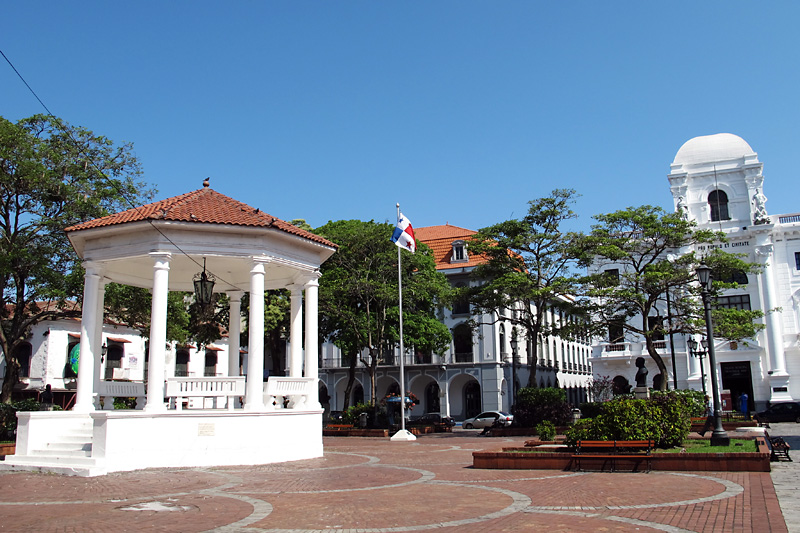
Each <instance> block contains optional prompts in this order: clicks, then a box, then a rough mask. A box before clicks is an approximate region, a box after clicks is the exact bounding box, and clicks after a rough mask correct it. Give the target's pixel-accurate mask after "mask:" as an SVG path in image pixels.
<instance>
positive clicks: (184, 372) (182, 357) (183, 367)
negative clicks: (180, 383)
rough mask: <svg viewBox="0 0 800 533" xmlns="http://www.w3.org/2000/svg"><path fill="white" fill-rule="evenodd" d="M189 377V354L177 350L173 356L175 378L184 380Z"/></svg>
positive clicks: (185, 351)
mask: <svg viewBox="0 0 800 533" xmlns="http://www.w3.org/2000/svg"><path fill="white" fill-rule="evenodd" d="M188 375H189V352H188V351H187V350H178V353H176V354H175V377H176V378H185V377H186V376H188Z"/></svg>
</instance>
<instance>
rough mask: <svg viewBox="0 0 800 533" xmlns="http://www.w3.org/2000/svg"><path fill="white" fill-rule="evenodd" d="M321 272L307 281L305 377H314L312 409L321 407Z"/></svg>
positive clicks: (311, 397) (309, 403)
mask: <svg viewBox="0 0 800 533" xmlns="http://www.w3.org/2000/svg"><path fill="white" fill-rule="evenodd" d="M319 277H320V274H319V272H316V273H315V276H314V278H312V279H311V280H310V281H309V282H308V283H306V298H305V306H306V357H305V377H307V378H313V379H314V386H313V387H312V392H311V394H309V396H308V403H307V406H308V408H310V409H320V408H321V407H322V406H321V405H320V403H319V384H318V383H317V380H318V379H319V331H318V325H317V319H318V317H317V310H318V307H319V302H318V294H319Z"/></svg>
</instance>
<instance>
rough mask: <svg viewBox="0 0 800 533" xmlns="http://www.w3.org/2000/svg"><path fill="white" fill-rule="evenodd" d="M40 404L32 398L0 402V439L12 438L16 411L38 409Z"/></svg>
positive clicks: (15, 424)
mask: <svg viewBox="0 0 800 533" xmlns="http://www.w3.org/2000/svg"><path fill="white" fill-rule="evenodd" d="M41 407H42V404H41V403H39V402H38V401H36V400H35V399H33V398H27V399H25V400H19V401H16V402H11V403H0V440H13V439H14V430H15V429H17V412H18V411H38V410H40V409H41Z"/></svg>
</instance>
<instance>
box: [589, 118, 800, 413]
mask: <svg viewBox="0 0 800 533" xmlns="http://www.w3.org/2000/svg"><path fill="white" fill-rule="evenodd" d="M762 170H763V164H762V163H761V162H760V161H759V160H758V155H757V154H756V153H755V152H754V151H753V149H752V148H751V147H750V145H749V144H748V143H747V142H745V141H744V140H743V139H742V138H740V137H737V136H736V135H732V134H729V133H721V134H717V135H708V136H703V137H695V138H694V139H691V140H690V141H688V142H686V143H685V144H684V145H683V146H682V147H681V148H680V149H679V150H678V153H677V154H676V155H675V160H674V161H673V162H672V165H671V167H670V173H669V175H668V179H669V184H670V191H671V193H672V197H673V202H674V205H675V209H676V210H677V211H681V212H683V213H684V214H685V216H687V217H688V218H689V219H690V220H694V221H696V222H697V224H698V227H699V228H701V229H710V230H714V231H722V232H723V233H724V234H725V236H726V237H727V242H720V243H716V244H713V245H711V247H719V248H722V249H724V250H725V251H730V252H738V253H743V254H745V256H746V260H748V261H751V262H758V263H760V264H761V265H762V266H763V271H762V273H760V274H757V275H747V277H746V279H745V278H741V279H737V280H736V281H737V282H738V283H740V285H741V286H740V288H738V289H736V290H729V291H726V292H725V293H724V294H723V295H722V296H720V297H719V298H717V300H716V302H714V305H716V306H719V307H728V308H739V309H752V310H761V311H763V312H764V313H765V317H764V319H763V320H764V325H765V326H766V328H765V329H764V331H762V332H761V333H759V334H758V335H757V337H756V338H755V339H749V340H747V341H746V342H738V343H737V342H726V341H723V340H722V339H719V338H718V339H714V346H715V353H716V360H717V367H718V368H717V369H716V370H717V372H718V375H719V379H720V387H721V389H722V390H723V400H724V401H726V405H725V407H724V408H726V409H733V408H738V404H737V398H739V397H740V396H741V394H743V393H746V394H747V395H748V397H749V398H750V406H749V407H750V409H751V410H752V409H757V410H758V409H761V408H763V407H765V406H766V405H767V404H768V403H771V402H780V401H790V400H793V399H800V342H798V341H800V213H794V214H787V215H770V214H768V213H767V210H766V205H765V202H766V196H765V195H764V192H765V191H764V175H763V172H762ZM707 248H708V247H700V248H699V249H698V250H696V251H697V252H699V253H700V255H702V253H703V252H704V251H706V250H707ZM660 312H661V314H662V316H665V315H666V310H665V309H662V310H660ZM688 340H689V339H688V338H687V337H684V336H681V335H674V336H673V339H672V342H673V343H674V346H670V340H669V339H664V340H662V341H660V342H659V343H658V348H659V353H660V354H661V356H662V357H663V358H664V360H665V362H666V365H667V368H668V369H669V370H670V371H671V370H672V368H673V361H672V353H673V351H674V354H675V362H674V363H675V365H674V366H675V368H676V370H677V372H676V374H677V383H678V387H679V388H692V389H696V390H702V389H704V383H703V381H704V380H705V381H706V383H705V389H704V390H708V391H711V386H710V381H709V380H710V376H711V373H710V370H711V369H710V368H709V367H708V358H707V357H704V358H703V357H693V356H691V355H690V353H689V351H690V350H687V341H688ZM696 340H699V337H698V338H697V339H696ZM610 341H615V342H610ZM640 356H644V357H645V358H646V359H648V357H647V352H646V350H644V343H643V340H642V339H636V338H625V339H622V340H619V341H616V340H615V339H610V338H609V339H606V341H605V342H600V343H598V344H596V345H595V346H594V349H593V354H592V359H591V362H592V365H593V368H594V373H595V375H596V376H609V377H612V378H615V380H616V381H617V382H618V383H625V382H628V383H633V382H634V381H635V380H634V376H635V374H636V367H635V365H634V361H635V359H636V358H637V357H640ZM647 366H648V367H649V368H655V364H654V363H652V362H651V364H648V365H647ZM650 378H651V379H652V378H656V376H652V375H651V376H650ZM657 379H660V377H658V378H657ZM668 379H669V382H670V386H672V383H673V381H674V376H672V375H670V376H669V377H668ZM728 394H729V395H730V401H729V400H728Z"/></svg>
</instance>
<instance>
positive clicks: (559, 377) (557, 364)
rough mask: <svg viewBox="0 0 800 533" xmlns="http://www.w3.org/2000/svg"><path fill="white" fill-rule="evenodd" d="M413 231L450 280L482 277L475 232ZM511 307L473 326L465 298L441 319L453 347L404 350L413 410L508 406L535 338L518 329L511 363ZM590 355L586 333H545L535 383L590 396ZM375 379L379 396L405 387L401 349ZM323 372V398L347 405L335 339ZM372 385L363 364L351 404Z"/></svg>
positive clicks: (325, 351)
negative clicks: (569, 336)
mask: <svg viewBox="0 0 800 533" xmlns="http://www.w3.org/2000/svg"><path fill="white" fill-rule="evenodd" d="M414 232H415V234H416V237H417V240H418V241H419V242H422V243H424V244H426V245H428V246H429V247H430V248H431V250H432V251H433V256H434V259H435V261H436V268H437V270H438V271H439V272H442V273H443V274H445V275H446V276H447V279H448V280H449V281H450V283H451V285H452V286H454V287H459V286H467V285H468V284H471V283H476V281H475V280H474V279H473V278H472V277H471V274H472V271H473V270H474V268H475V267H476V266H477V265H478V264H479V263H480V261H481V258H480V257H476V256H471V255H470V253H469V249H468V246H467V244H468V242H469V239H470V238H471V237H472V235H474V234H475V233H476V232H475V231H472V230H468V229H464V228H459V227H457V226H451V225H449V224H446V225H443V226H429V227H422V228H415V229H414ZM513 312H514V310H513V309H510V310H502V311H501V312H500V313H501V314H500V315H499V316H497V317H482V318H481V320H480V322H482V324H481V325H480V326H479V328H478V330H477V331H473V330H472V329H471V328H470V327H469V326H468V325H467V321H468V319H469V318H470V317H471V312H470V307H469V305H468V304H467V303H466V302H463V303H460V304H458V303H457V304H456V305H455V306H454V307H453V309H452V310H448V309H444V310H442V311H441V320H442V321H443V322H444V323H445V324H446V325H447V326H448V327H449V328H450V330H451V332H452V335H453V341H452V344H451V346H450V349H449V350H448V351H447V352H446V353H444V354H442V355H438V354H428V353H406V354H405V356H404V357H405V359H404V361H403V365H404V369H405V379H406V387H405V388H406V390H407V391H411V392H412V393H413V394H414V395H415V396H417V398H419V400H420V402H421V405H418V406H416V407H415V408H414V410H413V412H412V415H417V414H423V413H430V412H435V413H441V414H443V415H447V416H452V417H453V418H455V419H456V420H463V419H465V418H469V417H472V416H475V415H477V414H479V413H480V412H481V411H486V410H503V411H507V410H508V409H509V408H510V405H511V402H510V398H511V397H512V389H511V383H512V379H513V377H514V376H515V375H516V384H517V388H520V387H525V386H526V385H527V383H528V377H529V374H530V368H531V363H532V362H531V360H530V356H529V354H531V353H532V348H531V346H530V341H528V340H527V339H526V338H525V336H524V333H523V332H522V331H520V332H519V335H518V338H519V344H518V348H517V356H516V366H517V368H516V369H514V368H512V366H511V363H512V349H511V339H512V337H513V325H512V323H511V322H510V321H508V320H504V317H509V316H508V313H513ZM509 318H510V317H509ZM547 319H548V320H549V321H562V320H569V319H570V317H567V316H564V315H563V314H562V313H559V311H557V310H554V309H551V310H550V311H549V312H548V313H547ZM590 355H591V348H590V345H589V341H588V339H581V340H576V341H568V340H564V339H559V338H555V337H551V338H547V339H545V340H544V341H543V342H542V343H540V345H539V361H538V368H537V378H536V379H537V385H538V386H540V387H560V388H563V389H565V390H566V391H567V396H568V399H569V400H570V401H571V402H572V403H574V404H578V403H579V402H581V401H586V399H587V395H588V387H589V384H590V381H591V374H592V372H591V366H590V363H589V357H590ZM376 378H377V379H376V387H377V391H376V392H377V394H376V397H378V398H382V397H384V396H385V395H386V394H387V393H389V392H399V391H400V390H401V387H400V384H399V380H400V371H399V353H397V352H395V353H394V354H393V355H392V357H391V358H390V360H388V361H386V362H385V363H384V364H382V365H380V366H379V367H378V373H377V376H376ZM320 379H321V380H322V383H323V385H324V388H325V389H324V391H323V392H321V393H320V397H321V398H322V397H324V396H325V395H327V396H328V397H329V405H328V406H327V407H328V408H329V409H330V410H333V411H336V410H340V409H342V407H343V405H344V390H345V387H346V386H347V368H345V365H344V364H343V362H342V357H341V352H340V351H339V349H338V348H336V347H335V346H334V345H333V344H332V343H324V344H323V348H322V361H321V367H320ZM369 386H370V380H369V376H368V374H367V372H366V369H365V368H364V367H363V366H359V367H358V368H357V372H356V384H355V386H354V388H353V391H352V393H351V397H350V402H349V404H350V405H353V404H354V403H356V402H359V401H362V400H367V401H368V400H369V398H370V393H369V392H370V391H369Z"/></svg>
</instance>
